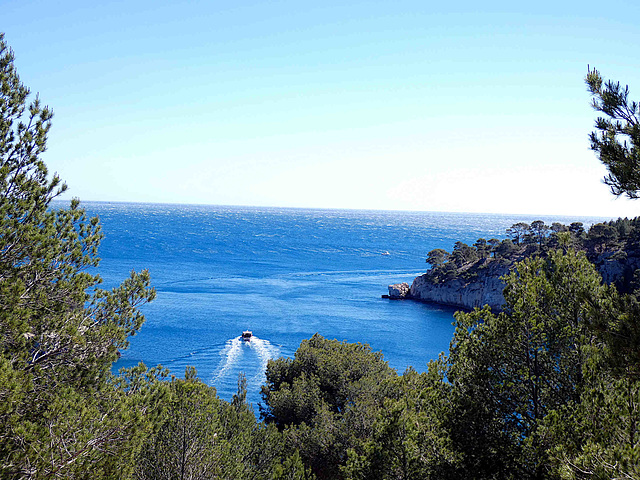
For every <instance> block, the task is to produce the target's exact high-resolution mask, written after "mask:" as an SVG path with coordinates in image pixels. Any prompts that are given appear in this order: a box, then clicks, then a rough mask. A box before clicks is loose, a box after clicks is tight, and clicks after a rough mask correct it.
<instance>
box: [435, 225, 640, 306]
mask: <svg viewBox="0 0 640 480" xmlns="http://www.w3.org/2000/svg"><path fill="white" fill-rule="evenodd" d="M506 236H507V238H505V239H503V240H498V239H495V238H492V239H490V240H486V239H484V238H479V239H478V240H477V241H476V242H475V243H474V244H473V245H467V244H466V243H463V242H456V243H455V244H454V246H453V251H452V252H451V253H450V252H447V251H446V250H444V249H442V248H437V249H434V250H432V251H430V252H429V253H428V254H427V260H426V261H427V263H428V264H429V265H430V266H431V268H430V269H429V270H428V271H427V273H426V277H427V278H428V279H429V281H431V283H433V284H439V283H444V282H447V281H451V280H454V279H461V280H463V281H470V280H473V279H474V278H477V277H478V276H481V275H483V274H485V273H486V272H490V267H494V266H501V267H504V268H503V270H506V269H510V268H511V267H513V266H514V265H515V264H516V263H517V262H520V261H522V260H524V259H526V258H529V257H533V256H541V257H546V256H547V255H548V254H549V253H550V252H553V251H555V250H557V249H561V250H564V251H568V250H569V249H572V250H576V251H583V252H584V253H585V254H586V256H587V258H588V259H589V261H591V262H592V263H595V264H600V263H602V262H603V261H612V260H617V261H620V262H622V263H625V262H626V261H627V260H628V259H640V217H636V218H633V219H631V220H630V219H628V218H619V219H617V220H611V221H609V222H603V223H596V224H594V225H591V227H590V228H589V229H587V230H585V228H584V225H583V224H582V223H581V222H574V223H572V224H571V225H563V224H560V223H557V222H554V223H552V224H551V225H546V224H545V223H544V222H543V221H541V220H536V221H534V222H532V223H531V224H528V223H525V222H518V223H516V224H514V225H512V226H511V227H510V228H508V229H507V231H506ZM633 267H634V265H633V264H630V265H629V269H633ZM626 273H627V274H626V275H620V276H619V277H618V278H616V281H615V284H616V287H617V288H618V290H620V291H622V292H625V293H628V292H632V291H634V290H636V289H637V288H638V287H639V286H640V284H639V283H638V282H639V281H640V279H639V278H634V276H633V272H632V271H631V270H630V271H629V272H626ZM490 274H493V272H492V271H491V273H490Z"/></svg>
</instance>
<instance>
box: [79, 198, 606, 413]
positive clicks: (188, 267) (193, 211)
mask: <svg viewBox="0 0 640 480" xmlns="http://www.w3.org/2000/svg"><path fill="white" fill-rule="evenodd" d="M83 206H84V208H85V209H86V210H87V212H88V213H89V214H90V215H92V216H93V215H97V216H98V217H99V218H100V221H101V225H102V229H103V232H104V234H105V237H104V240H103V242H102V244H101V248H100V253H99V256H100V258H101V263H100V266H99V268H98V272H99V273H100V275H101V276H102V278H103V279H104V282H103V285H102V288H113V287H114V286H116V285H118V284H119V283H120V282H121V281H122V280H124V279H125V278H126V277H127V276H128V275H129V273H130V272H131V271H132V270H135V271H141V270H142V269H147V270H149V272H150V274H151V279H152V284H153V286H154V287H155V289H156V290H157V298H156V299H155V300H154V301H153V302H151V303H149V304H147V305H145V306H143V307H142V311H143V313H144V315H145V317H146V322H145V324H144V325H143V326H142V328H141V330H140V331H139V333H138V334H137V335H135V336H134V337H132V338H131V339H130V347H129V348H128V349H127V350H124V351H122V352H121V353H122V356H121V358H120V359H119V360H118V362H116V364H115V365H114V371H117V370H118V369H120V368H122V367H131V366H134V365H137V364H138V363H139V362H144V363H145V364H146V365H147V366H156V365H162V366H164V367H166V368H168V369H169V370H170V371H171V373H172V374H174V375H176V376H178V377H181V376H183V375H184V372H185V368H186V367H187V366H193V367H195V368H196V369H197V372H198V377H199V378H200V379H201V380H202V381H203V382H205V383H207V384H208V385H211V386H214V387H215V388H216V389H217V392H218V395H219V396H220V397H221V398H223V399H226V400H230V399H231V398H232V395H233V394H234V393H236V392H237V388H238V377H239V375H240V374H244V376H245V377H246V380H247V399H248V401H249V402H250V403H251V404H252V406H253V407H254V409H256V411H257V410H258V406H259V404H260V402H261V401H262V399H261V396H260V387H261V385H263V384H264V382H265V369H266V367H267V363H268V361H269V360H270V359H275V358H279V357H293V356H294V355H295V352H296V349H297V348H298V346H299V345H300V342H301V341H302V340H304V339H308V338H310V337H311V336H312V335H313V334H315V333H319V334H320V335H322V336H324V337H325V338H329V339H337V340H339V341H343V340H344V341H347V342H360V343H363V344H368V345H369V346H370V347H371V349H372V350H374V351H380V352H381V353H382V354H383V356H384V359H385V360H386V361H387V362H388V363H389V365H390V366H391V367H392V368H394V369H396V371H397V372H398V373H400V374H401V373H402V372H404V371H405V370H406V369H407V368H409V367H412V368H414V369H415V370H417V371H425V370H426V368H427V364H428V362H429V361H430V360H432V359H436V358H438V356H439V354H440V353H441V352H444V353H447V352H448V348H449V343H450V340H451V337H452V334H453V331H454V327H453V325H452V323H453V321H454V318H453V314H454V311H455V310H454V309H453V308H450V307H446V306H441V305H433V304H426V303H419V302H414V301H394V300H388V299H384V298H382V295H384V294H386V293H387V286H388V285H389V284H392V283H399V282H408V283H411V281H412V280H413V279H414V278H415V277H416V276H418V275H421V274H422V273H424V272H425V271H426V269H427V267H428V265H427V264H426V262H425V259H426V256H427V253H428V252H429V251H430V250H432V249H434V248H444V249H445V250H447V251H451V250H452V248H453V245H454V243H455V242H456V241H458V240H460V241H463V242H465V243H468V244H472V243H473V242H475V241H476V240H477V239H478V238H486V239H490V238H498V239H502V238H505V235H506V233H505V231H506V229H507V228H508V227H510V226H511V225H513V224H514V223H517V222H522V221H524V222H531V221H533V220H543V221H545V222H546V223H547V224H551V223H552V222H561V223H565V224H568V223H571V222H574V221H582V222H583V223H584V224H585V225H590V224H592V223H594V222H597V221H601V220H606V219H600V218H593V217H560V216H544V215H541V216H523V215H495V214H477V213H439V212H399V211H369V210H321V209H295V208H266V207H243V206H212V205H175V204H140V203H109V202H85V203H83ZM244 330H251V331H252V332H253V337H252V339H251V341H250V342H244V341H242V340H241V337H240V335H241V333H242V331H244Z"/></svg>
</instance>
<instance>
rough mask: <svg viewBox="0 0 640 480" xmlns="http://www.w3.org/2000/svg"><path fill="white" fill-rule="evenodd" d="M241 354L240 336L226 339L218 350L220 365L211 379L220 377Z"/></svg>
mask: <svg viewBox="0 0 640 480" xmlns="http://www.w3.org/2000/svg"><path fill="white" fill-rule="evenodd" d="M241 355H242V340H241V339H240V337H236V338H232V339H230V340H227V344H226V345H225V347H224V348H223V349H222V351H221V352H220V356H221V357H222V359H221V360H220V366H219V367H218V368H217V369H216V371H215V372H214V374H213V381H214V382H216V381H218V380H219V379H221V378H222V377H223V376H224V375H225V374H226V373H227V372H228V371H229V369H231V367H233V365H234V364H235V363H236V362H237V360H238V358H239V357H240V356H241Z"/></svg>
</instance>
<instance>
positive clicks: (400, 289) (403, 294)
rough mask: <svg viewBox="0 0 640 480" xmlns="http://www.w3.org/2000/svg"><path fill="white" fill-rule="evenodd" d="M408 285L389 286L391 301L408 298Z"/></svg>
mask: <svg viewBox="0 0 640 480" xmlns="http://www.w3.org/2000/svg"><path fill="white" fill-rule="evenodd" d="M409 290H410V287H409V284H408V283H406V282H405V283H395V284H393V285H389V296H388V298H391V299H393V300H400V299H403V298H407V297H408V296H409Z"/></svg>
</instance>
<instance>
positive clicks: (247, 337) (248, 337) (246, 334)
mask: <svg viewBox="0 0 640 480" xmlns="http://www.w3.org/2000/svg"><path fill="white" fill-rule="evenodd" d="M252 336H253V333H252V332H251V330H245V331H244V332H242V340H244V341H245V342H250V341H251V337H252Z"/></svg>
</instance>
